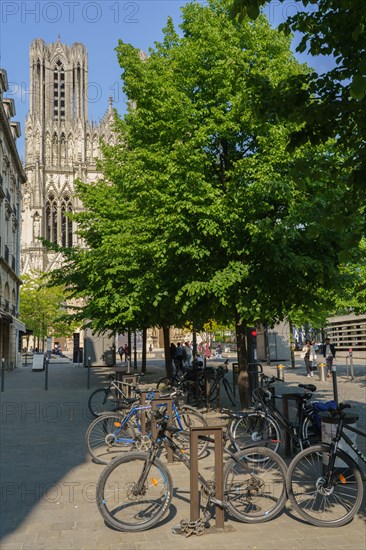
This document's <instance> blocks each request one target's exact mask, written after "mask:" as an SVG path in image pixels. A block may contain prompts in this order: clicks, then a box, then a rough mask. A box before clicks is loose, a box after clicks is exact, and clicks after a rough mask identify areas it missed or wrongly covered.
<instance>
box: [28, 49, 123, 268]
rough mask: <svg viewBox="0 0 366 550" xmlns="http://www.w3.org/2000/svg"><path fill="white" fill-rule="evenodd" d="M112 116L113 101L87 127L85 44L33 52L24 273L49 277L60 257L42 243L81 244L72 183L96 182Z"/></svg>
mask: <svg viewBox="0 0 366 550" xmlns="http://www.w3.org/2000/svg"><path fill="white" fill-rule="evenodd" d="M113 120H114V112H113V109H112V101H111V99H110V101H109V108H108V109H107V111H106V113H105V115H104V117H103V119H102V120H101V121H100V122H99V123H98V124H95V123H93V122H91V123H90V122H89V121H88V56H87V51H86V49H85V47H84V46H83V44H80V43H75V44H73V45H72V46H70V47H69V46H67V45H66V44H62V43H61V42H60V39H59V40H58V41H57V42H55V43H52V44H45V42H44V41H43V40H41V39H36V40H34V41H33V42H32V44H31V47H30V106H29V114H28V116H27V119H26V122H25V173H26V176H27V183H26V185H25V188H24V196H23V204H22V232H21V250H22V254H21V261H22V266H21V271H22V273H28V272H30V271H42V272H45V271H50V270H52V269H53V268H54V267H56V266H57V265H59V261H60V256H59V255H58V254H56V253H53V252H47V251H46V250H45V248H44V247H43V246H42V243H41V242H40V240H39V239H38V237H43V238H45V239H47V240H48V241H51V242H53V243H57V244H59V245H61V246H63V247H71V246H73V245H76V244H78V236H77V233H76V231H75V230H76V228H75V226H74V222H72V221H71V220H70V219H69V218H68V216H67V213H68V212H77V211H79V210H80V209H81V208H82V205H81V204H80V201H79V200H78V198H77V197H76V196H75V188H74V182H75V180H76V179H80V180H82V181H84V182H92V181H95V180H96V179H97V178H98V176H100V173H98V170H97V165H96V161H97V159H98V158H100V156H101V152H100V140H101V139H102V140H103V141H105V142H107V143H113V140H114V134H113V131H112V123H113Z"/></svg>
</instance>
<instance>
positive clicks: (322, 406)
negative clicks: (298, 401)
mask: <svg viewBox="0 0 366 550" xmlns="http://www.w3.org/2000/svg"><path fill="white" fill-rule="evenodd" d="M336 408H337V402H336V401H326V402H325V403H323V402H322V401H315V402H314V403H313V410H314V412H315V419H316V423H317V425H318V428H319V430H320V429H321V427H322V424H321V417H320V416H319V414H318V413H320V412H324V411H330V410H331V409H336Z"/></svg>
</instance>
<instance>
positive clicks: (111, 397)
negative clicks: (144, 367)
mask: <svg viewBox="0 0 366 550" xmlns="http://www.w3.org/2000/svg"><path fill="white" fill-rule="evenodd" d="M141 376H143V375H142V374H140V375H139V378H138V382H140V379H141ZM108 380H109V383H108V385H107V386H106V387H105V388H100V389H98V390H95V391H94V392H93V393H92V394H91V395H90V397H89V400H88V408H89V411H90V412H91V414H92V415H93V416H95V417H98V416H100V415H101V414H103V413H105V412H112V411H115V410H116V408H118V406H119V405H121V402H124V403H125V404H127V405H131V404H132V403H133V401H134V400H136V396H135V397H134V398H130V397H129V396H128V391H126V389H127V388H129V389H130V391H131V390H132V393H135V394H136V393H137V390H138V386H136V385H134V384H129V383H128V382H120V381H119V380H117V379H116V378H115V376H114V375H113V374H110V375H109V376H108Z"/></svg>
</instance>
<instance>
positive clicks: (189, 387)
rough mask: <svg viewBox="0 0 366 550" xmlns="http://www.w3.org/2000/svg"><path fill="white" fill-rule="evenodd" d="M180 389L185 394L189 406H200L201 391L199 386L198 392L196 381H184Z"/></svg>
mask: <svg viewBox="0 0 366 550" xmlns="http://www.w3.org/2000/svg"><path fill="white" fill-rule="evenodd" d="M179 389H181V390H182V391H183V392H184V393H185V395H186V400H187V403H188V404H189V405H198V404H199V401H200V399H201V391H200V387H199V385H198V391H197V383H196V382H195V381H194V380H184V381H183V382H182V383H181V384H179ZM197 397H198V399H197Z"/></svg>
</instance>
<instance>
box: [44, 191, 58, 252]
mask: <svg viewBox="0 0 366 550" xmlns="http://www.w3.org/2000/svg"><path fill="white" fill-rule="evenodd" d="M46 239H47V240H48V241H50V242H51V243H57V199H56V198H55V196H54V195H52V194H51V195H49V197H48V199H47V202H46Z"/></svg>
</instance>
